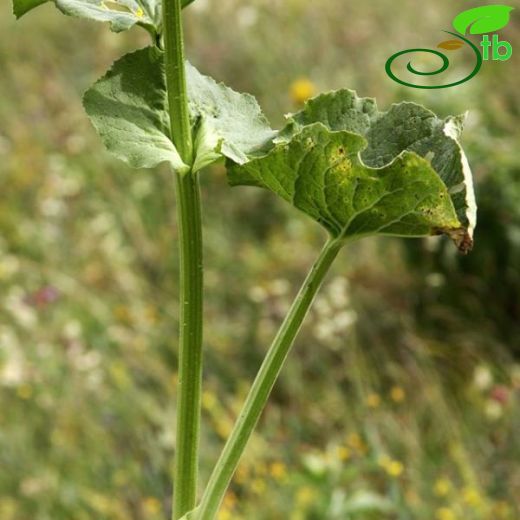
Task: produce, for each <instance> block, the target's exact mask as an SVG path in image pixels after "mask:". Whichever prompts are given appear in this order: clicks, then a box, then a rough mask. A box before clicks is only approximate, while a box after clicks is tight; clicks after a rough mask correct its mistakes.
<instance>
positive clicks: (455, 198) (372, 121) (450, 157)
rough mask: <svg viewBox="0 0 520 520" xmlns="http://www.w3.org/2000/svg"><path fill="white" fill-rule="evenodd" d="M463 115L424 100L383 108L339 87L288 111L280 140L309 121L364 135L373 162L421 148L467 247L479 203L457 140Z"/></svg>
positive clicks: (367, 160) (364, 156) (365, 157)
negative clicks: (439, 110)
mask: <svg viewBox="0 0 520 520" xmlns="http://www.w3.org/2000/svg"><path fill="white" fill-rule="evenodd" d="M463 119H464V118H463V117H461V116H459V117H448V118H447V119H439V118H438V117H437V116H436V115H435V114H434V113H433V112H431V111H430V110H428V109H426V108H424V107H423V106H421V105H417V104H415V103H407V102H404V103H399V104H395V105H392V107H391V108H390V110H388V111H387V112H380V111H378V109H377V106H376V103H375V101H374V100H373V99H370V98H359V97H358V96H357V95H356V94H355V92H353V91H350V90H340V91H337V92H331V93H327V94H322V95H320V96H318V97H316V98H314V99H312V100H310V101H309V102H308V103H307V104H306V106H305V107H304V108H303V109H302V110H301V111H300V112H298V113H297V114H294V115H291V116H289V119H288V123H287V126H286V127H285V128H284V129H283V130H282V131H281V132H280V135H279V137H278V138H277V141H278V142H284V141H287V140H290V139H291V138H292V136H294V135H295V134H297V133H298V132H300V131H301V130H302V128H305V126H306V125H309V124H313V123H315V122H320V123H322V124H323V125H325V126H326V127H327V128H328V129H329V130H332V131H340V130H346V131H349V132H354V133H356V134H359V135H361V136H363V137H364V138H365V139H366V141H367V146H366V148H364V149H363V150H362V151H361V153H360V159H361V160H362V162H363V163H364V164H366V165H367V166H369V167H372V168H381V167H383V166H385V165H388V164H390V163H391V162H392V161H394V160H395V158H396V157H397V156H398V155H399V154H401V153H402V152H403V151H405V150H407V151H411V152H415V153H417V154H418V155H419V156H421V157H423V158H425V159H426V160H427V161H428V162H429V163H430V165H431V167H432V168H433V170H434V171H435V172H436V173H437V174H438V176H439V177H440V179H441V180H442V182H443V183H444V185H445V186H446V188H447V190H448V193H449V195H450V198H451V200H452V202H453V205H454V208H455V211H456V214H457V218H458V220H459V223H460V225H459V228H460V229H459V231H458V236H457V237H455V238H456V241H457V243H458V245H459V247H460V248H461V249H463V250H467V249H469V248H471V244H472V236H473V229H474V227H475V224H476V204H475V196H474V192H473V183H472V176H471V170H470V168H469V164H468V161H467V158H466V156H465V154H464V152H463V150H462V147H461V146H460V143H459V140H458V139H459V137H460V133H461V131H462V126H463Z"/></svg>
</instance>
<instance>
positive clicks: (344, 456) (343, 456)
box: [336, 446, 350, 461]
mask: <svg viewBox="0 0 520 520" xmlns="http://www.w3.org/2000/svg"><path fill="white" fill-rule="evenodd" d="M336 455H337V456H338V459H339V460H342V461H345V460H348V459H349V458H350V450H349V449H348V448H347V447H346V446H338V447H337V449H336Z"/></svg>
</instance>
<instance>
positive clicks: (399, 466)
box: [377, 455, 404, 477]
mask: <svg viewBox="0 0 520 520" xmlns="http://www.w3.org/2000/svg"><path fill="white" fill-rule="evenodd" d="M377 463H378V464H379V465H380V466H381V467H382V468H383V469H384V470H385V471H386V472H387V473H388V475H390V476H391V477H399V476H400V475H401V474H402V473H403V471H404V465H403V463H402V462H399V461H398V460H394V459H391V458H390V457H389V456H388V455H383V456H381V457H379V460H378V461H377Z"/></svg>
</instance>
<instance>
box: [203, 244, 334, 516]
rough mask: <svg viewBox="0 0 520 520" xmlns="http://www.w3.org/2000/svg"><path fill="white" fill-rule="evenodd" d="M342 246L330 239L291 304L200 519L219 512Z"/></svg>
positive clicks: (206, 494) (223, 456)
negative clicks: (305, 319) (310, 309)
mask: <svg viewBox="0 0 520 520" xmlns="http://www.w3.org/2000/svg"><path fill="white" fill-rule="evenodd" d="M341 245H342V244H341V242H340V241H339V240H336V239H330V240H329V241H328V242H327V243H326V244H325V246H324V248H323V250H322V251H321V254H320V256H319V257H318V259H317V260H316V262H315V263H314V265H313V266H312V269H311V270H310V272H309V274H308V275H307V278H306V279H305V281H304V282H303V285H302V287H301V289H300V291H299V293H298V295H297V296H296V298H295V300H294V302H293V304H292V305H291V308H290V310H289V313H288V314H287V316H286V317H285V320H284V322H283V324H282V326H281V327H280V330H279V331H278V333H277V335H276V337H275V339H274V341H273V343H272V345H271V347H270V348H269V351H268V352H267V355H266V357H265V359H264V361H263V363H262V366H261V367H260V370H259V372H258V374H257V376H256V378H255V381H254V383H253V385H252V387H251V390H250V391H249V394H248V396H247V398H246V401H245V403H244V405H243V407H242V410H241V412H240V414H239V416H238V419H237V421H236V423H235V426H234V427H233V431H232V432H231V435H230V437H229V439H228V441H227V442H226V445H225V446H224V449H223V451H222V453H221V455H220V458H219V460H218V461H217V464H216V466H215V468H214V470H213V473H212V474H211V477H210V480H209V482H208V485H207V487H206V489H205V491H204V494H203V496H202V501H201V503H200V506H199V508H198V509H197V518H198V519H199V520H213V518H214V517H215V515H216V514H217V512H218V509H219V507H220V504H221V502H222V499H223V498H224V495H225V493H226V490H227V488H228V486H229V483H230V481H231V478H232V477H233V474H234V472H235V470H236V468H237V466H238V463H239V461H240V458H241V456H242V454H243V452H244V450H245V447H246V445H247V442H248V440H249V438H250V437H251V434H252V433H253V430H254V428H255V426H256V424H257V422H258V419H259V418H260V415H261V413H262V411H263V409H264V407H265V405H266V403H267V400H268V398H269V395H270V393H271V390H272V388H273V386H274V383H275V381H276V379H277V378H278V375H279V374H280V371H281V369H282V366H283V364H284V362H285V359H286V358H287V354H288V353H289V350H290V349H291V346H292V345H293V343H294V339H295V337H296V334H297V333H298V331H299V330H300V327H301V324H302V322H303V320H304V318H305V316H306V315H307V312H308V311H309V308H310V306H311V304H312V302H313V300H314V297H315V296H316V293H317V292H318V289H319V288H320V286H321V283H322V282H323V279H324V278H325V275H326V274H327V272H328V270H329V268H330V266H331V265H332V262H333V261H334V259H335V258H336V256H337V254H338V252H339V250H340V249H341Z"/></svg>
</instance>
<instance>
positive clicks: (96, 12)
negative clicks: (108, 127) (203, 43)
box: [13, 0, 194, 34]
mask: <svg viewBox="0 0 520 520" xmlns="http://www.w3.org/2000/svg"><path fill="white" fill-rule="evenodd" d="M47 1H52V2H54V3H55V4H56V7H57V8H58V9H59V10H60V11H61V12H62V13H64V14H66V15H70V16H76V17H79V18H86V19H88V20H95V21H98V22H109V23H110V28H111V29H112V30H113V31H114V32H120V31H125V30H127V29H130V28H131V27H133V26H134V25H140V26H142V27H144V28H146V29H147V30H148V31H150V32H151V33H153V34H160V33H161V25H162V1H161V0H13V11H14V14H15V15H16V17H17V18H20V17H21V16H23V15H24V14H25V13H27V12H28V11H30V10H31V9H34V8H35V7H38V6H39V5H41V4H44V3H46V2H47ZM193 1H194V0H183V1H182V6H183V7H186V6H187V5H189V4H191V3H192V2H193Z"/></svg>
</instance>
